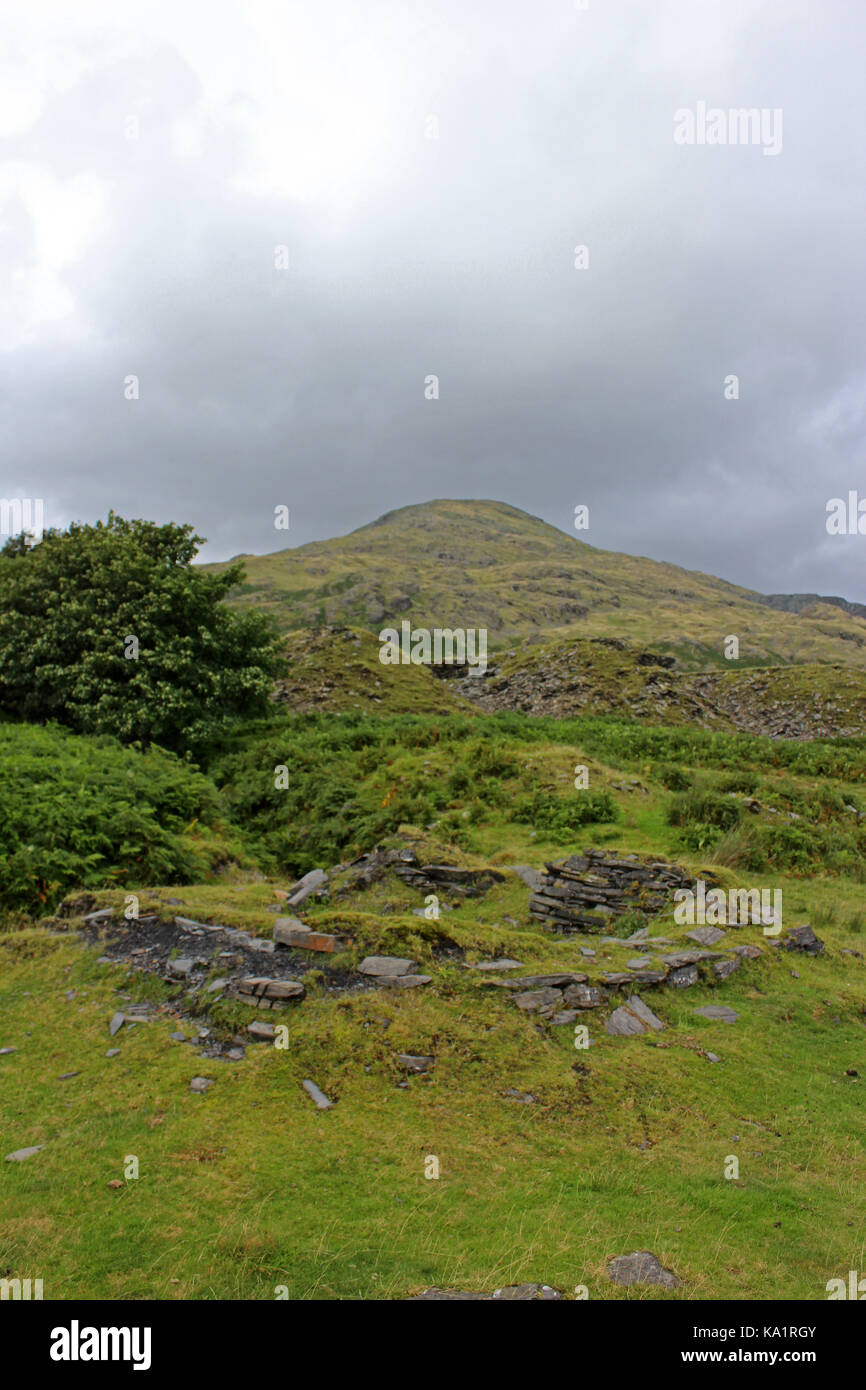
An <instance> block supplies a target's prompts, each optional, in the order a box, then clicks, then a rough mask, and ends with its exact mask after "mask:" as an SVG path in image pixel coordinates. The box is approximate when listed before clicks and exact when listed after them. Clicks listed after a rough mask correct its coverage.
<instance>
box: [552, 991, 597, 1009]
mask: <svg viewBox="0 0 866 1390" xmlns="http://www.w3.org/2000/svg"><path fill="white" fill-rule="evenodd" d="M604 998H605V996H604V991H603V990H601V989H599V987H598V985H569V987H568V989H565V990H563V991H562V1002H563V1003H564V1004H567V1005H568V1007H569V1008H570V1009H596V1008H598V1006H599V1004H603V1003H604Z"/></svg>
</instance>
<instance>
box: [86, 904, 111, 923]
mask: <svg viewBox="0 0 866 1390" xmlns="http://www.w3.org/2000/svg"><path fill="white" fill-rule="evenodd" d="M111 911H112V910H111V908H110V907H100V908H98V909H97V910H96V912H88V913H87V915H86V916H85V918H84V921H85V922H87V923H88V924H90V923H94V924H96V923H98V922H108V921H109V920H110V919H111Z"/></svg>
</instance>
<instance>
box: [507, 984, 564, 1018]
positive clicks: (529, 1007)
mask: <svg viewBox="0 0 866 1390" xmlns="http://www.w3.org/2000/svg"><path fill="white" fill-rule="evenodd" d="M514 1002H515V1004H516V1005H517V1007H518V1009H523V1011H524V1013H530V1014H534V1013H538V1011H539V1010H540V1009H551V1008H553V1007H554V1005H557V1004H561V1003H562V991H561V990H558V989H554V988H552V987H548V988H547V989H527V990H524V991H523V993H521V994H515V995H514Z"/></svg>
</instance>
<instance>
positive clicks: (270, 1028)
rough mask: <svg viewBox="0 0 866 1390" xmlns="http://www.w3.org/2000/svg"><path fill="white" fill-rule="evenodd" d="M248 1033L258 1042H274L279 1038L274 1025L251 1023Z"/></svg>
mask: <svg viewBox="0 0 866 1390" xmlns="http://www.w3.org/2000/svg"><path fill="white" fill-rule="evenodd" d="M247 1032H248V1033H250V1034H251V1035H252V1037H254V1038H255V1039H256V1042H273V1040H274V1038H275V1037H276V1036H277V1030H276V1028H275V1027H274V1025H273V1023H258V1022H256V1023H251V1024H250V1025H249V1027H248V1028H247Z"/></svg>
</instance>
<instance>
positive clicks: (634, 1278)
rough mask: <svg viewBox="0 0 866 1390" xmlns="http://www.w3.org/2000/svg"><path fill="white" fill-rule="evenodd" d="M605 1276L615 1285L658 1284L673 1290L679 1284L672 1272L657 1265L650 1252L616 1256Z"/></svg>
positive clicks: (635, 1251)
mask: <svg viewBox="0 0 866 1390" xmlns="http://www.w3.org/2000/svg"><path fill="white" fill-rule="evenodd" d="M607 1276H608V1278H609V1279H612V1280H613V1282H614V1283H615V1284H660V1285H661V1286H662V1288H664V1289H675V1288H677V1286H678V1285H679V1284H680V1282H681V1281H680V1280H679V1279H678V1278H677V1276H676V1275H675V1274H674V1273H673V1271H672V1270H670V1269H665V1268H664V1266H663V1265H662V1264H660V1263H659V1260H658V1259H657V1258H656V1256H655V1255H654V1254H653V1253H652V1251H651V1250H634V1251H632V1253H631V1254H630V1255H618V1256H617V1257H616V1258H615V1259H613V1260H610V1261H609V1262H608V1266H607Z"/></svg>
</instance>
